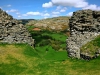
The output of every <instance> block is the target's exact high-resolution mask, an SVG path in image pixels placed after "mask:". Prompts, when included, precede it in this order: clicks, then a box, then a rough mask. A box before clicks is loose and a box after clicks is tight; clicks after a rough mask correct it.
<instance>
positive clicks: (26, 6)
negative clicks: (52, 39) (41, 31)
mask: <svg viewBox="0 0 100 75" xmlns="http://www.w3.org/2000/svg"><path fill="white" fill-rule="evenodd" d="M0 8H1V9H2V10H4V11H6V12H7V13H8V14H10V15H12V16H13V17H14V18H15V19H46V18H52V17H58V16H72V14H73V12H75V11H77V10H84V9H91V10H97V11H99V10H100V0H0Z"/></svg>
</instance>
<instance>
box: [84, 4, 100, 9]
mask: <svg viewBox="0 0 100 75" xmlns="http://www.w3.org/2000/svg"><path fill="white" fill-rule="evenodd" d="M83 9H91V10H100V7H99V6H97V5H95V4H91V5H88V6H87V7H84V8H83Z"/></svg>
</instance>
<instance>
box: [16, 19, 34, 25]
mask: <svg viewBox="0 0 100 75" xmlns="http://www.w3.org/2000/svg"><path fill="white" fill-rule="evenodd" d="M33 20H35V19H19V20H18V21H20V22H21V23H22V24H24V25H25V24H26V23H28V22H29V21H33Z"/></svg>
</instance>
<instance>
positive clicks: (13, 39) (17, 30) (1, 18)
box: [0, 9, 34, 46]
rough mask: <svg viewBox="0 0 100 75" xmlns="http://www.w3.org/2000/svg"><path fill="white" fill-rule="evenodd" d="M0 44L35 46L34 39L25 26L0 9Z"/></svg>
mask: <svg viewBox="0 0 100 75" xmlns="http://www.w3.org/2000/svg"><path fill="white" fill-rule="evenodd" d="M0 43H9V44H12V43H28V44H29V45H31V46H34V39H32V37H31V35H30V33H29V32H28V31H27V29H26V28H25V26H24V25H22V24H21V23H19V22H18V21H17V20H16V19H13V17H12V16H10V15H8V14H7V13H6V12H4V11H3V10H1V9H0Z"/></svg>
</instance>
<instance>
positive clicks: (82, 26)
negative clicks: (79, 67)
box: [66, 10, 100, 58]
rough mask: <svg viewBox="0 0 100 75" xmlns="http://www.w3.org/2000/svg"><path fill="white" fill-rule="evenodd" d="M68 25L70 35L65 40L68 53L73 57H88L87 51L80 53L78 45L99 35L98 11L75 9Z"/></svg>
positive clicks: (99, 18) (99, 21)
mask: <svg viewBox="0 0 100 75" xmlns="http://www.w3.org/2000/svg"><path fill="white" fill-rule="evenodd" d="M69 26H70V37H69V38H68V39H67V40H66V41H67V51H68V55H69V56H70V57H74V58H82V57H81V55H82V56H86V57H90V55H89V54H88V53H82V52H81V51H80V47H82V46H83V45H84V44H86V43H87V42H89V41H91V40H93V39H94V38H95V37H96V36H97V35H100V11H92V10H79V11H76V12H74V13H73V16H72V17H71V19H70V20H69ZM94 56H95V55H94ZM94 56H93V57H94Z"/></svg>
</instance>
